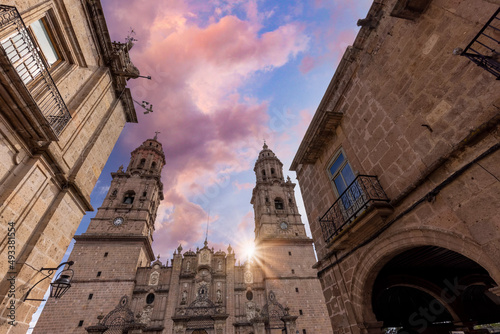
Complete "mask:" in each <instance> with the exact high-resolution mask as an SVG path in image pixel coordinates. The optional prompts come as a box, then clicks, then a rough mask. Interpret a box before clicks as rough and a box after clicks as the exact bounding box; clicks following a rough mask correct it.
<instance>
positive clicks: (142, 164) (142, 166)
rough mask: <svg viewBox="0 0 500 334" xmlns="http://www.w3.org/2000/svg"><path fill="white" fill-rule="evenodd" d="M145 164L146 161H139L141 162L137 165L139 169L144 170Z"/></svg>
mask: <svg viewBox="0 0 500 334" xmlns="http://www.w3.org/2000/svg"><path fill="white" fill-rule="evenodd" d="M145 164H146V159H141V162H140V163H139V168H144V165H145Z"/></svg>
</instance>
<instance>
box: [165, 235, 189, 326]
mask: <svg viewBox="0 0 500 334" xmlns="http://www.w3.org/2000/svg"><path fill="white" fill-rule="evenodd" d="M181 252H182V246H181V245H179V247H178V248H177V251H174V258H173V259H172V262H171V263H172V276H171V279H170V290H169V293H168V300H167V307H166V309H165V320H164V322H163V326H164V328H165V332H166V333H170V332H172V329H173V328H174V327H175V326H176V325H177V323H175V324H174V323H173V322H172V318H173V317H175V316H176V315H175V308H176V307H177V305H179V286H180V285H179V277H180V274H181V265H182V253H181ZM174 333H175V334H177V332H174ZM182 333H184V332H182Z"/></svg>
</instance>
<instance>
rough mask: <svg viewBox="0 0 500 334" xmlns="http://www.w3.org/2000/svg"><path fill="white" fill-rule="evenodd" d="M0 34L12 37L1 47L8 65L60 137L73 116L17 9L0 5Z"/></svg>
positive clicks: (3, 42) (6, 39)
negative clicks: (7, 34)
mask: <svg viewBox="0 0 500 334" xmlns="http://www.w3.org/2000/svg"><path fill="white" fill-rule="evenodd" d="M0 30H1V31H6V32H8V33H10V35H9V36H8V37H7V38H5V39H4V40H2V41H1V43H0V45H1V47H2V48H3V50H4V51H5V54H6V55H7V58H8V59H9V62H10V63H11V64H12V66H14V68H15V69H16V71H17V73H18V75H19V77H20V78H21V80H22V81H23V83H24V85H25V87H26V88H27V90H28V91H29V93H30V95H31V97H32V98H33V100H34V101H35V102H36V104H37V106H38V109H39V110H40V112H41V113H42V115H43V116H44V118H45V119H46V120H47V122H48V123H49V125H50V127H51V129H52V130H53V131H54V133H55V134H56V135H57V136H59V135H60V134H61V132H62V130H63V129H64V127H65V126H66V124H67V123H68V122H69V120H70V119H71V115H70V113H69V111H68V108H67V106H66V104H65V103H64V100H63V98H62V96H61V94H60V93H59V90H58V89H57V86H56V85H55V83H54V80H52V77H51V76H50V72H49V66H48V65H47V62H46V61H45V59H44V57H43V56H42V53H41V51H40V50H39V47H38V46H37V43H36V41H35V40H34V37H33V36H32V35H31V32H30V30H29V29H27V28H26V26H25V25H24V22H23V20H22V18H21V15H20V14H19V12H18V11H17V9H16V7H12V6H6V5H0Z"/></svg>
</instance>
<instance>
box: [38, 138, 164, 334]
mask: <svg viewBox="0 0 500 334" xmlns="http://www.w3.org/2000/svg"><path fill="white" fill-rule="evenodd" d="M164 165H165V155H164V153H163V149H162V145H161V143H160V142H159V141H158V140H157V137H156V136H155V137H154V138H153V139H148V140H146V141H145V142H143V143H142V145H140V146H139V147H138V148H136V149H135V150H134V151H132V153H131V158H130V163H129V165H128V167H127V169H126V170H125V171H124V170H123V166H120V168H119V169H118V171H116V172H115V173H111V176H112V178H113V180H112V181H111V185H110V187H109V190H108V193H107V195H106V197H105V199H104V201H103V203H102V205H101V207H100V208H99V209H98V210H97V213H96V215H95V217H94V218H92V219H91V221H90V224H89V227H88V229H87V231H86V232H85V233H83V234H82V235H76V236H75V237H74V238H75V240H76V242H75V245H74V248H73V250H72V252H71V255H70V256H69V259H68V261H74V263H75V264H74V265H73V266H72V269H73V270H74V272H75V275H74V277H73V280H72V282H71V285H72V286H71V289H69V290H68V292H67V293H66V295H65V296H64V298H62V299H61V300H57V301H56V300H53V299H52V298H51V299H49V300H48V301H47V303H46V305H45V309H44V311H43V312H42V314H41V316H40V319H39V321H38V324H37V326H36V328H35V331H34V333H35V334H37V333H55V332H58V333H82V334H84V333H87V331H86V330H85V327H87V326H90V325H95V324H96V323H97V321H98V319H97V316H99V315H100V314H107V313H108V312H110V311H111V310H112V309H113V308H114V307H115V306H116V304H117V303H118V302H119V301H120V300H122V297H123V296H128V297H129V298H130V297H131V296H132V294H133V291H134V286H135V279H136V272H137V268H139V267H143V266H146V265H149V264H150V263H151V262H152V261H154V260H155V257H154V255H153V250H152V248H151V244H152V242H153V232H154V229H155V227H154V222H155V218H156V213H157V210H158V206H159V205H160V201H161V200H163V184H162V182H161V171H162V168H163V166H164ZM63 313H64V314H65V316H63V317H61V316H55V315H58V314H63Z"/></svg>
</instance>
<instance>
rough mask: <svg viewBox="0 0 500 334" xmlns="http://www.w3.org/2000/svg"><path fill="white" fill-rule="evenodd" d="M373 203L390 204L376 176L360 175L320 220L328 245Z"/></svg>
mask: <svg viewBox="0 0 500 334" xmlns="http://www.w3.org/2000/svg"><path fill="white" fill-rule="evenodd" d="M373 202H389V198H388V197H387V195H386V194H385V192H384V189H382V186H381V185H380V183H379V182H378V179H377V177H376V176H372V175H358V176H357V177H356V178H355V179H354V181H353V182H352V183H351V184H350V185H349V187H347V189H346V190H345V191H344V192H343V193H342V194H341V195H340V196H339V198H338V199H337V200H336V201H335V203H333V205H332V206H331V207H330V208H329V209H328V210H327V211H326V213H325V214H324V215H323V216H322V217H320V218H319V223H320V225H321V229H322V231H323V236H324V238H325V241H326V242H327V243H328V242H330V240H332V238H333V237H335V236H336V235H338V234H339V233H340V232H341V231H342V230H343V229H344V227H345V226H346V225H347V224H349V223H350V222H351V221H353V220H354V219H355V218H356V217H357V216H358V215H359V214H360V213H362V212H363V211H364V210H365V209H366V208H367V207H368V206H369V205H370V204H371V203H373Z"/></svg>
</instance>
